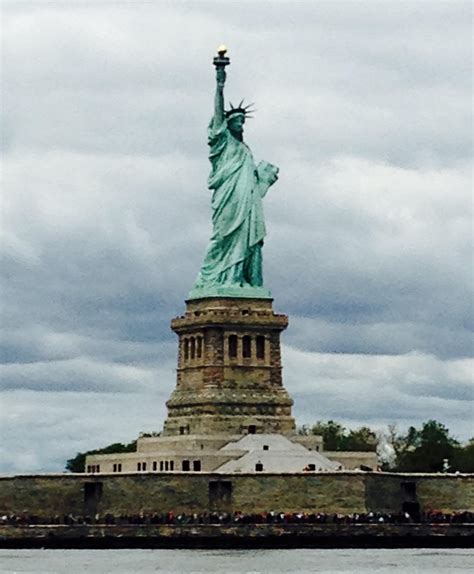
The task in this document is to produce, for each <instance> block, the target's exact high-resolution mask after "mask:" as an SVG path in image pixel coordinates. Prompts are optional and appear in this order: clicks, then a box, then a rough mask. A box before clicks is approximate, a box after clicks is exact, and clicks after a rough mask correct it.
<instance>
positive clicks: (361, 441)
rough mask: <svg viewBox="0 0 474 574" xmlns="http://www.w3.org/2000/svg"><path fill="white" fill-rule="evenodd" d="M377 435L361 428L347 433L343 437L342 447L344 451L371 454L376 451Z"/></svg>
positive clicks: (364, 427)
mask: <svg viewBox="0 0 474 574" xmlns="http://www.w3.org/2000/svg"><path fill="white" fill-rule="evenodd" d="M377 443H378V439H377V435H376V434H375V432H374V431H373V430H371V429H370V428H369V427H366V426H362V427H360V428H358V429H356V430H351V431H349V434H348V435H347V437H344V439H343V443H342V446H343V447H344V450H357V451H365V452H373V451H375V450H376V449H377Z"/></svg>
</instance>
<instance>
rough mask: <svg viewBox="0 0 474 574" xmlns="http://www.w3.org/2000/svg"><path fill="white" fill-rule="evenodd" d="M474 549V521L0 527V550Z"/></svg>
mask: <svg viewBox="0 0 474 574" xmlns="http://www.w3.org/2000/svg"><path fill="white" fill-rule="evenodd" d="M232 547H234V548H238V547H240V548H251V547H255V548H258V547H266V548H285V547H287V548H345V547H348V548H350V547H370V548H376V547H379V548H403V547H420V548H421V547H456V548H472V547H474V524H324V525H321V524H298V525H296V524H278V525H275V524H245V525H238V526H235V525H215V524H207V525H127V526H116V525H113V526H105V525H80V526H63V525H52V526H5V525H4V526H0V548H232Z"/></svg>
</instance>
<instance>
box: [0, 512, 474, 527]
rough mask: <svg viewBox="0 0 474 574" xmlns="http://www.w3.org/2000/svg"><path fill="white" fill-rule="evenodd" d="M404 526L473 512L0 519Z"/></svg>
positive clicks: (25, 516) (22, 519)
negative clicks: (413, 514)
mask: <svg viewBox="0 0 474 574" xmlns="http://www.w3.org/2000/svg"><path fill="white" fill-rule="evenodd" d="M384 523H388V524H403V523H424V524H433V523H436V524H451V523H452V524H461V523H474V513H473V512H468V511H464V512H451V513H446V512H441V511H438V510H430V511H427V512H422V513H418V514H417V515H416V516H411V515H410V514H409V513H408V512H398V513H381V512H366V513H351V514H332V513H324V512H315V513H308V512H275V511H269V512H260V513H244V512H239V511H237V512H234V513H228V512H210V513H200V514H198V513H184V512H183V513H173V512H167V513H164V514H160V513H153V514H146V513H143V512H140V513H138V514H132V515H129V514H120V515H118V516H115V515H113V514H110V513H108V514H104V515H100V514H95V515H93V516H90V515H83V516H82V515H81V516H80V515H74V514H66V515H64V516H60V515H55V516H39V515H35V514H29V513H27V512H23V513H20V514H4V515H3V516H0V524H4V525H15V526H29V525H67V526H75V525H84V524H86V525H87V524H101V525H109V526H112V525H148V524H168V525H173V524H175V525H185V524H194V525H199V524H227V525H231V524H235V525H239V524H384Z"/></svg>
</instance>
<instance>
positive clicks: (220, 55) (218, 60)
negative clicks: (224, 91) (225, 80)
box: [213, 45, 230, 70]
mask: <svg viewBox="0 0 474 574" xmlns="http://www.w3.org/2000/svg"><path fill="white" fill-rule="evenodd" d="M226 54H227V48H226V47H225V46H224V45H222V46H219V47H218V48H217V56H215V57H214V60H213V64H214V66H215V67H216V70H218V69H219V68H220V69H222V70H225V67H226V66H228V65H229V64H230V60H229V58H228V57H227V56H226Z"/></svg>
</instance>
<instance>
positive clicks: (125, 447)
mask: <svg viewBox="0 0 474 574" xmlns="http://www.w3.org/2000/svg"><path fill="white" fill-rule="evenodd" d="M136 448H137V441H136V440H133V441H132V442H130V443H128V444H122V443H120V442H114V443H113V444H109V445H108V446H105V447H103V448H98V449H95V450H88V451H87V452H78V453H77V454H76V456H75V457H74V458H70V459H69V460H68V461H67V462H66V470H68V471H69V472H84V469H85V462H86V456H87V455H89V454H114V453H120V452H134V451H135V450H136Z"/></svg>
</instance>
